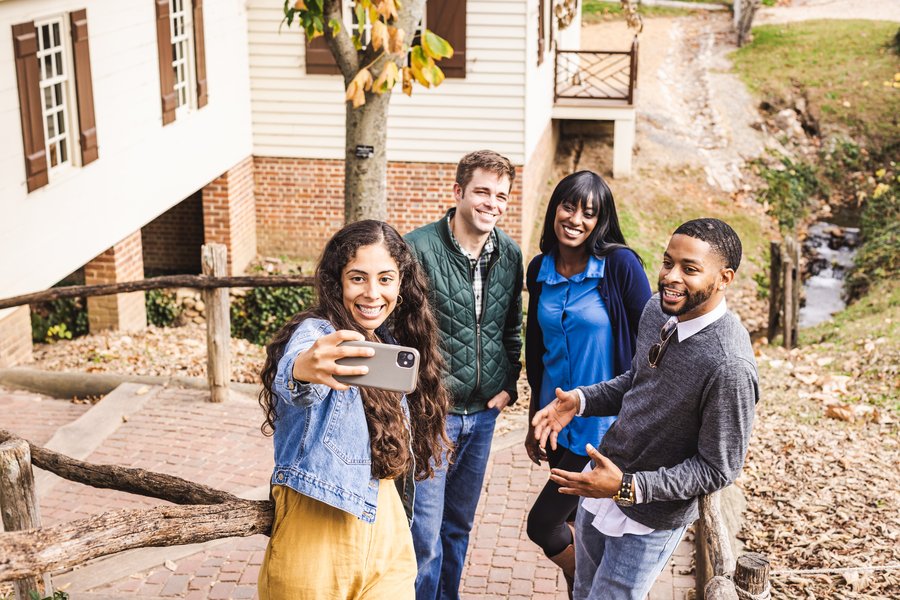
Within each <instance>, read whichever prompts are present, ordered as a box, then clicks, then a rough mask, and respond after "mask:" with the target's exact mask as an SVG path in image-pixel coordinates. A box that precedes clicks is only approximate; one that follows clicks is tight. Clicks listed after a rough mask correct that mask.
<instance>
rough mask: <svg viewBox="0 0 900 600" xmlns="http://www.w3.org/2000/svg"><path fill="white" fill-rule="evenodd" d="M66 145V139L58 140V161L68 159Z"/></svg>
mask: <svg viewBox="0 0 900 600" xmlns="http://www.w3.org/2000/svg"><path fill="white" fill-rule="evenodd" d="M68 146H69V144H68V142H67V140H66V139H62V140H61V141H60V142H59V162H66V161H67V160H69V157H68V151H67V148H68Z"/></svg>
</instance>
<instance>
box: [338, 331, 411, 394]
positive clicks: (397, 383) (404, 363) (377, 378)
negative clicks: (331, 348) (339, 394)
mask: <svg viewBox="0 0 900 600" xmlns="http://www.w3.org/2000/svg"><path fill="white" fill-rule="evenodd" d="M341 345H342V346H343V345H349V346H367V347H369V348H373V349H374V350H375V355H374V356H353V357H347V358H341V359H339V360H338V361H337V363H338V364H339V365H348V366H358V365H365V366H367V367H369V372H368V373H366V374H365V375H335V376H334V378H335V379H337V380H338V381H340V382H341V383H346V384H347V385H357V386H361V387H373V388H379V389H382V390H390V391H393V392H405V393H409V392H412V391H413V390H415V389H416V381H417V380H418V377H419V351H418V350H416V349H415V348H409V347H407V346H393V345H391V344H379V343H377V342H343V343H342V344H341Z"/></svg>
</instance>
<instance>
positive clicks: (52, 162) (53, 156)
mask: <svg viewBox="0 0 900 600" xmlns="http://www.w3.org/2000/svg"><path fill="white" fill-rule="evenodd" d="M49 150H50V166H51V167H55V166H56V165H58V164H59V159H57V157H56V144H50V148H49Z"/></svg>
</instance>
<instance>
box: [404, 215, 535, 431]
mask: <svg viewBox="0 0 900 600" xmlns="http://www.w3.org/2000/svg"><path fill="white" fill-rule="evenodd" d="M451 210H453V209H451ZM448 214H449V213H448ZM495 231H496V232H497V245H496V247H495V250H494V254H493V258H492V259H491V262H490V263H489V265H488V269H487V278H486V280H485V282H484V291H483V293H482V302H483V306H482V311H481V324H477V323H476V322H475V294H474V292H473V291H472V273H471V267H470V263H469V259H468V258H466V256H465V255H464V254H463V253H462V252H460V251H459V249H457V247H456V246H455V245H454V243H453V239H452V238H451V237H450V228H449V227H448V226H447V218H446V216H445V217H443V218H441V219H439V220H438V221H435V222H434V223H431V224H429V225H425V226H424V227H420V228H419V229H416V230H415V231H412V232H410V233H408V234H407V235H406V241H407V242H408V243H409V244H410V246H412V249H413V251H414V252H415V254H416V256H417V257H418V259H419V263H420V264H421V265H422V266H423V267H424V268H425V272H426V273H427V274H428V278H429V280H430V282H431V288H432V289H431V302H432V307H433V309H434V311H435V314H436V316H437V318H438V324H439V325H440V329H441V338H442V344H441V346H442V351H443V354H444V358H445V359H446V361H447V371H448V372H447V376H446V378H445V383H446V384H447V387H448V389H449V391H450V397H451V403H452V406H451V407H450V412H452V413H455V414H470V413H475V412H479V411H482V410H484V409H485V408H486V404H487V401H488V400H490V399H491V398H492V397H494V396H495V395H497V394H498V393H500V392H501V391H503V390H506V391H507V392H508V393H509V395H510V397H511V398H512V400H511V401H510V404H512V403H513V402H515V401H516V399H517V397H518V394H517V392H516V382H517V381H518V379H519V371H521V370H522V363H521V360H520V352H521V349H522V278H523V269H522V251H521V250H519V247H518V246H517V245H516V243H515V242H514V241H513V240H512V239H511V238H510V237H509V236H508V235H506V234H505V233H503V232H502V231H500V230H499V229H495Z"/></svg>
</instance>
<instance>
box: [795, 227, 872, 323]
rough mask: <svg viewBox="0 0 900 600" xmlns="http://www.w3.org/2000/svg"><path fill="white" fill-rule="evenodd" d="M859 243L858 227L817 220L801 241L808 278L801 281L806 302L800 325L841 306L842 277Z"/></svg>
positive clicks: (828, 315)
mask: <svg viewBox="0 0 900 600" xmlns="http://www.w3.org/2000/svg"><path fill="white" fill-rule="evenodd" d="M858 246H859V228H856V227H841V226H838V225H835V224H833V223H826V222H825V221H818V222H816V223H814V224H813V225H811V226H810V228H809V234H808V236H807V238H806V240H805V241H804V242H803V253H804V255H805V256H806V259H807V267H806V271H807V274H808V278H807V279H806V281H805V282H804V284H803V289H804V293H805V296H806V303H805V304H804V306H803V307H802V308H801V309H800V321H799V326H800V327H812V326H813V325H818V324H819V323H821V322H823V321H827V320H828V319H830V318H831V316H832V315H834V314H835V313H837V312H839V311H841V310H843V309H844V307H845V306H846V305H847V304H846V302H845V301H844V279H845V277H846V276H847V273H849V272H850V270H851V269H852V268H853V256H854V254H856V249H857V247H858Z"/></svg>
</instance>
